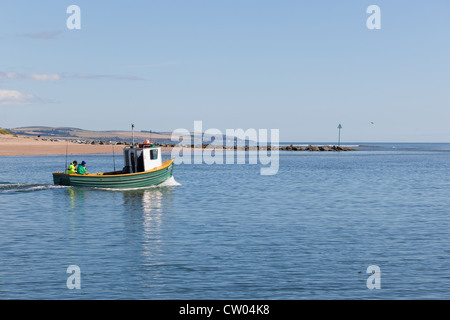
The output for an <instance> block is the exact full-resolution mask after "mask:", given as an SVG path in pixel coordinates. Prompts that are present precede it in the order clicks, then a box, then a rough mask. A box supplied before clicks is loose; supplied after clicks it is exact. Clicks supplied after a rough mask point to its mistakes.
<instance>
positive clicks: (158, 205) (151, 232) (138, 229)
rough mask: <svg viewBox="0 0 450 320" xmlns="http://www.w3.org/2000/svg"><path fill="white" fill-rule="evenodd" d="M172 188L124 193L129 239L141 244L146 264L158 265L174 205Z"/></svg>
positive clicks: (126, 226)
mask: <svg viewBox="0 0 450 320" xmlns="http://www.w3.org/2000/svg"><path fill="white" fill-rule="evenodd" d="M172 192H173V189H172V187H162V188H150V189H146V190H133V191H124V192H123V199H124V201H123V206H124V209H125V220H124V221H125V222H124V223H125V228H126V230H127V231H129V234H128V235H129V236H130V237H135V236H136V235H140V237H139V239H135V240H136V242H137V243H140V244H142V255H143V257H144V259H145V260H146V263H151V264H154V263H157V262H156V261H155V258H157V257H159V256H160V252H161V244H162V242H163V236H162V230H163V227H164V226H163V222H164V215H165V214H167V213H168V211H169V210H168V209H169V208H170V207H171V205H172Z"/></svg>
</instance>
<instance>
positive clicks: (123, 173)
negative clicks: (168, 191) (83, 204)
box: [53, 141, 174, 189]
mask: <svg viewBox="0 0 450 320" xmlns="http://www.w3.org/2000/svg"><path fill="white" fill-rule="evenodd" d="M123 156H124V163H125V167H124V168H123V169H122V170H120V171H113V172H102V173H90V174H85V175H80V174H68V173H60V172H56V173H53V182H54V184H55V185H63V186H72V187H95V188H114V189H129V188H144V187H149V186H155V185H158V184H161V183H163V182H164V181H166V180H167V179H169V178H170V177H172V171H173V161H174V160H173V159H171V160H167V161H164V162H163V161H162V156H161V148H159V147H156V146H155V144H152V143H149V142H148V141H145V142H144V143H143V144H139V145H137V146H134V145H133V146H130V147H126V148H124V150H123Z"/></svg>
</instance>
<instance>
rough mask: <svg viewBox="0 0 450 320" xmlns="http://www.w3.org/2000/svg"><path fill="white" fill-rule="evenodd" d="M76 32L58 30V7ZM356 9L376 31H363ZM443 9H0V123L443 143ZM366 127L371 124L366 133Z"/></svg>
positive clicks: (446, 31) (447, 68)
mask: <svg viewBox="0 0 450 320" xmlns="http://www.w3.org/2000/svg"><path fill="white" fill-rule="evenodd" d="M72 4H75V5H78V6H79V7H80V8H81V30H69V29H67V27H66V20H67V18H68V17H69V14H67V13H66V9H67V7H68V6H69V5H72ZM369 5H378V6H379V7H380V8H381V30H369V29H368V28H367V27H366V20H367V19H368V17H369V16H370V15H369V14H367V13H366V9H367V7H368V6H369ZM449 13H450V2H449V1H446V0H434V1H406V0H404V1H400V0H390V1H379V0H373V1H362V0H347V1H331V0H329V1H323V0H318V1H300V0H296V1H290V0H284V1H274V0H258V1H256V0H239V1H237V0H229V1H216V0H208V1H207V0H202V1H199V0H183V1H178V0H173V1H152V0H150V1H122V0H120V1H119V0H117V1H75V0H73V1H33V2H31V1H23V0H14V1H11V0H1V2H0V44H1V46H0V127H7V128H13V127H19V126H30V125H46V126H71V127H78V128H84V129H91V130H112V129H120V130H127V129H129V127H130V124H131V123H132V122H134V123H135V125H136V129H137V130H153V131H172V130H174V129H176V128H186V129H188V130H192V129H193V122H194V120H202V121H203V128H204V129H207V128H218V129H220V130H222V131H223V132H225V130H226V129H227V128H230V129H233V128H243V129H248V128H255V129H280V139H281V140H282V141H334V140H336V139H337V126H338V124H339V123H342V126H343V129H342V141H353V142H383V141H386V142H390V141H396V142H449V141H450V126H449V125H448V121H449V119H450V108H449V106H450V62H449V57H450V19H449V18H448V16H449ZM372 122H373V124H372Z"/></svg>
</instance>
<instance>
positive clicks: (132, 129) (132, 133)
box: [131, 123, 134, 147]
mask: <svg viewBox="0 0 450 320" xmlns="http://www.w3.org/2000/svg"><path fill="white" fill-rule="evenodd" d="M131 137H132V139H133V147H134V123H132V124H131Z"/></svg>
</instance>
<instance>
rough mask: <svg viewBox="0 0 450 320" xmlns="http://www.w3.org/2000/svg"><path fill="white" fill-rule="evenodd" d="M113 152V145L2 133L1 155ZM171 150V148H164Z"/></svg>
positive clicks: (119, 151)
mask: <svg viewBox="0 0 450 320" xmlns="http://www.w3.org/2000/svg"><path fill="white" fill-rule="evenodd" d="M124 147H125V146H124V145H115V146H114V152H116V153H122V150H123V148H124ZM66 149H67V154H71V155H73V154H96V153H112V152H113V146H112V145H89V144H77V143H73V142H69V143H67V142H66V141H43V140H42V139H39V138H35V137H25V136H17V137H14V136H12V135H0V156H32V155H60V154H66ZM162 150H163V151H170V150H171V149H170V148H162Z"/></svg>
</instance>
